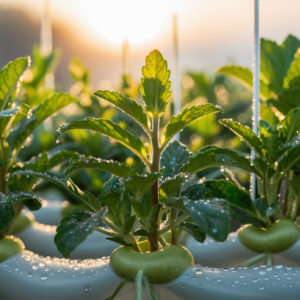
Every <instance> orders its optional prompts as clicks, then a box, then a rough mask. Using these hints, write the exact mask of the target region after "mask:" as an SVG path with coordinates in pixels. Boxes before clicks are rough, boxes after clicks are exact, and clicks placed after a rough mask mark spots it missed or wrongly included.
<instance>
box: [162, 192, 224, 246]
mask: <svg viewBox="0 0 300 300" xmlns="http://www.w3.org/2000/svg"><path fill="white" fill-rule="evenodd" d="M165 204H166V205H167V206H168V207H170V208H175V209H177V210H183V211H185V212H187V213H189V214H190V217H191V219H192V220H193V222H194V223H196V224H197V225H199V226H200V227H201V228H202V229H203V230H204V231H205V232H206V233H207V234H208V235H210V236H211V237H213V238H214V239H215V240H216V241H219V242H224V241H225V240H226V239H227V236H228V234H229V232H230V219H229V217H228V215H227V213H226V210H227V208H228V204H227V202H226V201H225V200H222V199H213V200H207V201H204V200H197V201H192V200H188V199H187V198H186V197H180V198H175V197H170V198H167V199H166V200H165Z"/></svg>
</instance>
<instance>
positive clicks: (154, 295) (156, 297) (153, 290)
mask: <svg viewBox="0 0 300 300" xmlns="http://www.w3.org/2000/svg"><path fill="white" fill-rule="evenodd" d="M150 292H151V296H152V297H153V299H154V300H160V299H159V297H158V296H157V294H156V291H155V289H154V285H153V284H152V283H151V284H150Z"/></svg>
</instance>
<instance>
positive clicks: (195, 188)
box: [181, 183, 211, 201]
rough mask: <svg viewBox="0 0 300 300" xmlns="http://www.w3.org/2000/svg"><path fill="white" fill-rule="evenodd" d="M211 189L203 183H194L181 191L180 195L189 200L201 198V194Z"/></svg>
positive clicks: (203, 194) (205, 193)
mask: <svg viewBox="0 0 300 300" xmlns="http://www.w3.org/2000/svg"><path fill="white" fill-rule="evenodd" d="M210 192H211V190H210V189H209V188H207V187H206V186H205V184H203V183H194V184H192V185H190V186H189V187H187V188H186V189H185V190H184V191H183V192H182V193H181V196H183V197H187V198H188V199H190V200H193V201H194V200H200V199H203V196H205V195H207V194H208V193H210Z"/></svg>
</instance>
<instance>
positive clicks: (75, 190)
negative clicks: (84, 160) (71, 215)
mask: <svg viewBox="0 0 300 300" xmlns="http://www.w3.org/2000/svg"><path fill="white" fill-rule="evenodd" d="M17 175H25V176H26V177H27V176H28V177H29V176H34V177H37V178H41V179H44V180H47V181H49V182H52V183H54V184H56V185H58V186H60V187H62V188H64V189H65V190H67V191H69V192H70V193H72V194H74V195H75V196H76V197H78V198H79V199H81V200H82V201H83V202H84V203H85V204H87V205H88V206H89V207H90V208H91V209H92V210H93V211H95V212H96V211H98V210H99V209H100V204H99V201H98V199H97V198H96V197H95V196H94V195H92V194H91V193H89V192H88V191H81V190H80V189H79V187H78V186H77V185H76V184H75V183H74V182H73V181H72V180H71V179H68V180H65V179H62V178H57V177H56V176H51V175H49V174H47V173H42V172H35V171H32V170H25V171H23V170H19V171H16V172H13V173H11V174H10V175H9V176H8V179H9V178H11V177H13V176H17Z"/></svg>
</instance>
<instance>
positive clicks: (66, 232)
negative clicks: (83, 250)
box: [54, 209, 105, 257]
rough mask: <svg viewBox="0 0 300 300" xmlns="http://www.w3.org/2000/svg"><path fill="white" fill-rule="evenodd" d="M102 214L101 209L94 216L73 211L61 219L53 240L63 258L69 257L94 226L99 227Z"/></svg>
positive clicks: (103, 210)
mask: <svg viewBox="0 0 300 300" xmlns="http://www.w3.org/2000/svg"><path fill="white" fill-rule="evenodd" d="M104 214H105V209H101V210H100V211H99V212H98V213H96V214H95V213H92V212H89V211H84V210H75V211H74V212H72V213H71V214H69V215H67V216H66V217H65V218H63V219H62V220H61V222H60V225H59V226H58V227H57V229H56V231H57V234H56V236H55V238H54V242H55V244H56V246H57V249H58V251H59V252H60V253H61V254H62V255H63V256H64V257H69V256H70V253H71V252H72V251H73V250H74V249H75V248H76V247H77V246H78V245H79V244H80V243H81V242H83V241H84V240H85V238H86V237H87V236H88V235H89V234H91V233H92V232H93V229H94V226H100V225H101V222H100V221H101V218H102V216H103V215H104Z"/></svg>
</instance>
